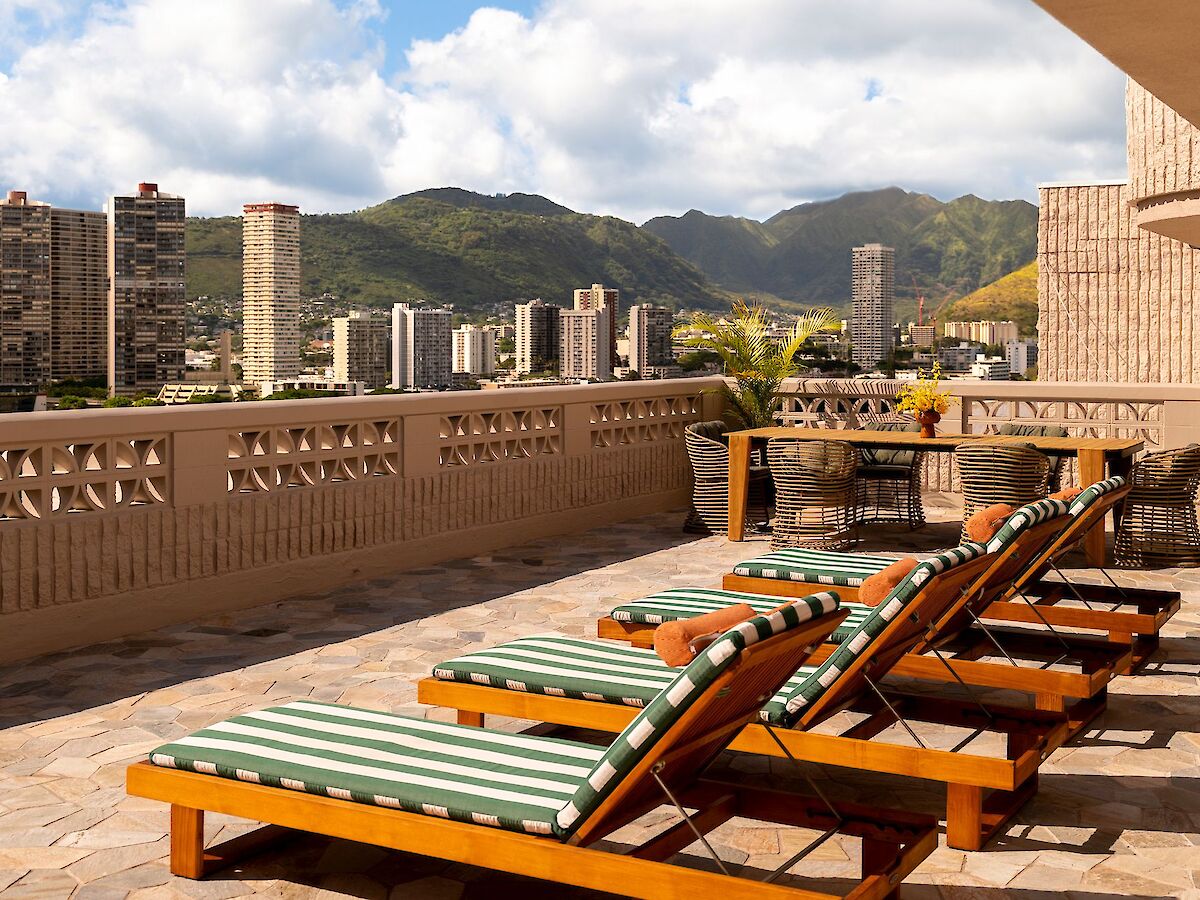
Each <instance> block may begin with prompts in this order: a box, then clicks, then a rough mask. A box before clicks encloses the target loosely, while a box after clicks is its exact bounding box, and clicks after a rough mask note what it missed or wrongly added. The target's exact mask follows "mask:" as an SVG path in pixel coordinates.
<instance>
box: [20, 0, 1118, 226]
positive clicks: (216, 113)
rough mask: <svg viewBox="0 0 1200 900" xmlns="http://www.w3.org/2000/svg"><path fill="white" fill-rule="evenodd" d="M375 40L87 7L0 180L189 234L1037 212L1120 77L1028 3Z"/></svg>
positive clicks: (147, 10) (605, 20) (1092, 151)
mask: <svg viewBox="0 0 1200 900" xmlns="http://www.w3.org/2000/svg"><path fill="white" fill-rule="evenodd" d="M9 2H12V0H9ZM16 2H22V0H16ZM3 3H4V0H0V21H3V15H2V10H3ZM383 14H384V11H383V10H382V9H381V8H380V6H378V5H377V3H375V2H357V3H349V4H347V3H345V2H342V3H335V2H333V0H256V2H254V3H245V2H243V0H208V2H206V3H204V4H184V3H180V2H177V0H131V2H129V3H128V4H127V5H124V6H120V7H114V6H110V5H101V6H95V7H92V8H91V9H90V11H89V12H88V13H87V15H86V18H84V19H83V20H82V22H83V24H82V26H81V27H78V28H75V29H73V30H71V31H70V32H68V33H55V32H53V31H51V32H49V33H48V34H47V35H45V36H44V37H43V38H42V39H40V40H29V41H28V43H27V46H25V47H24V48H23V49H22V50H21V52H20V53H18V54H17V55H16V57H15V60H14V62H13V63H12V64H11V65H10V66H9V67H8V71H7V73H6V75H4V76H0V116H3V117H4V119H5V121H7V122H9V123H12V122H14V121H22V122H24V123H26V124H25V125H23V126H22V127H20V128H10V129H6V131H7V133H8V137H6V141H5V142H3V143H2V144H0V175H3V176H4V177H5V178H6V179H7V181H8V182H10V183H11V184H13V185H14V186H17V185H19V186H22V187H25V188H27V189H28V190H31V191H33V192H35V193H36V194H37V195H39V196H48V197H51V198H52V199H56V200H58V201H59V202H62V201H63V200H64V199H71V200H78V201H79V202H85V201H90V202H95V201H96V199H97V198H100V197H102V196H104V195H106V194H108V193H110V192H112V191H114V190H124V189H128V188H129V187H130V186H131V185H132V184H133V183H135V182H136V181H138V180H142V179H153V180H157V181H159V182H160V184H162V186H163V187H164V189H166V190H173V191H176V192H178V193H182V194H184V195H185V196H187V197H188V198H189V203H190V208H191V209H192V210H193V211H195V212H203V213H219V212H233V211H236V210H237V208H238V206H239V205H240V204H241V203H242V202H244V201H249V200H256V199H267V198H271V199H279V200H284V201H292V202H299V203H300V204H301V205H302V206H304V207H305V208H306V209H309V210H342V209H350V208H355V207H358V206H362V205H365V204H369V203H373V202H377V201H379V200H380V199H383V198H385V197H389V196H394V195H396V194H399V193H403V192H405V191H410V190H417V189H420V188H423V187H431V186H439V185H447V184H454V185H459V186H462V187H467V188H471V189H475V190H481V191H485V192H496V191H517V190H522V191H530V192H537V193H543V194H546V195H548V196H550V197H552V198H553V199H555V200H558V201H559V202H563V203H566V204H567V205H569V206H572V207H574V208H577V209H581V210H586V211H597V212H608V213H613V214H617V215H622V216H624V217H626V218H631V219H634V220H637V221H640V220H642V219H644V218H646V217H648V216H650V215H654V214H658V213H662V212H682V211H684V210H686V209H688V208H691V207H698V208H702V209H706V210H708V211H710V212H714V213H733V214H747V215H755V216H762V215H769V214H771V213H773V212H775V211H777V210H778V209H780V208H782V207H785V206H789V205H792V204H795V203H797V202H800V201H803V200H806V199H812V198H819V197H827V196H831V195H835V194H837V193H840V192H842V191H844V190H851V189H859V188H871V187H880V186H884V185H888V184H899V185H901V186H904V187H907V188H910V189H916V190H924V191H929V192H931V193H934V194H936V195H938V196H943V197H948V196H957V195H958V194H961V193H966V192H974V193H978V194H980V195H982V196H988V197H1013V196H1024V197H1032V196H1033V193H1034V185H1035V184H1036V182H1037V181H1040V180H1048V179H1058V178H1075V177H1088V176H1103V177H1112V176H1114V175H1120V174H1121V173H1122V171H1123V164H1124V157H1123V134H1122V133H1123V116H1122V113H1121V91H1122V78H1121V76H1120V75H1119V74H1118V73H1117V72H1116V71H1115V70H1114V69H1112V67H1111V66H1109V65H1108V64H1107V63H1106V62H1104V61H1103V60H1102V59H1100V58H1099V57H1098V56H1097V55H1096V54H1095V53H1094V52H1093V51H1092V50H1090V48H1088V47H1086V46H1085V45H1084V44H1083V43H1082V42H1080V41H1079V40H1078V39H1077V38H1075V37H1074V36H1073V35H1071V34H1069V33H1067V32H1066V31H1064V30H1063V29H1062V28H1061V27H1060V26H1058V25H1057V24H1056V23H1054V22H1053V21H1051V20H1050V19H1049V18H1048V17H1046V16H1045V15H1044V14H1043V13H1041V12H1040V11H1039V10H1038V9H1037V8H1036V7H1035V6H1034V5H1033V4H1026V3H1013V2H1012V0H959V2H947V0H907V2H905V3H903V4H893V3H887V4H880V3H876V2H871V0H846V2H841V3H836V4H832V3H828V2H826V0H742V2H740V3H738V4H730V3H725V2H722V0H707V2H698V0H655V2H654V3H651V4H647V3H644V2H643V0H545V2H544V3H543V4H542V5H541V6H540V7H539V9H538V12H537V13H536V14H535V15H534V16H533V17H532V18H526V17H523V16H521V15H518V14H516V13H513V12H506V11H503V10H500V9H492V8H483V9H480V10H478V11H477V12H476V13H475V14H474V15H473V16H472V17H471V19H470V21H469V22H468V23H467V25H466V26H465V27H464V28H462V29H460V30H458V31H456V32H453V33H451V34H448V35H446V36H445V37H443V38H441V39H439V40H435V41H418V42H415V43H414V44H413V45H412V46H411V47H408V48H397V47H392V48H387V47H385V46H383V44H382V42H381V40H380V39H379V38H378V30H377V28H376V25H377V24H378V21H379V18H380V17H381V16H382V15H383ZM387 54H391V59H390V62H392V63H395V62H396V61H397V57H398V56H399V55H400V54H403V56H402V57H400V59H401V60H402V61H401V64H400V66H399V71H397V72H395V73H394V74H392V75H385V74H384V73H385V72H387V71H389V69H388V63H389V58H388V56H387ZM393 68H394V66H393Z"/></svg>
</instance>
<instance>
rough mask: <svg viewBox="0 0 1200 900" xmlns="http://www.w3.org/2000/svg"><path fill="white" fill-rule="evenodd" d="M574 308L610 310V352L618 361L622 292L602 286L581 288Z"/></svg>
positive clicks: (576, 295) (576, 292) (595, 285)
mask: <svg viewBox="0 0 1200 900" xmlns="http://www.w3.org/2000/svg"><path fill="white" fill-rule="evenodd" d="M574 308H575V309H607V310H608V323H609V325H608V327H609V339H608V343H609V350H608V352H609V354H610V355H611V356H612V358H613V359H616V356H617V316H618V315H619V314H620V312H621V292H620V291H618V290H615V289H614V288H606V287H605V286H604V285H602V284H593V285H592V286H591V287H590V288H580V289H578V290H576V291H575V303H574Z"/></svg>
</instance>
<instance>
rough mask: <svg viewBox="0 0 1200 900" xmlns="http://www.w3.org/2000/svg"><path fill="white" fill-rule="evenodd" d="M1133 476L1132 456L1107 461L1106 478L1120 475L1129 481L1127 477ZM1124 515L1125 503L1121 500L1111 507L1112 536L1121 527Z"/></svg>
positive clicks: (1112, 458) (1116, 457) (1111, 458)
mask: <svg viewBox="0 0 1200 900" xmlns="http://www.w3.org/2000/svg"><path fill="white" fill-rule="evenodd" d="M1132 474H1133V457H1132V456H1113V457H1110V458H1109V460H1108V477H1109V478H1112V477H1113V476H1114V475H1120V476H1121V477H1122V478H1124V479H1125V481H1126V482H1128V481H1129V476H1130V475H1132ZM1124 514H1125V501H1124V500H1122V501H1120V502H1119V503H1117V504H1116V505H1115V506H1113V509H1112V517H1113V534H1116V533H1117V529H1118V528H1120V527H1121V516H1123V515H1124Z"/></svg>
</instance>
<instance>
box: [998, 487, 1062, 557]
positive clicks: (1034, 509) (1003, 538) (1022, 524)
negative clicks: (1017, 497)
mask: <svg viewBox="0 0 1200 900" xmlns="http://www.w3.org/2000/svg"><path fill="white" fill-rule="evenodd" d="M1066 514H1067V504H1065V503H1063V502H1062V501H1061V500H1052V499H1051V498H1049V497H1046V498H1045V499H1042V500H1035V501H1034V502H1033V503H1026V504H1025V505H1024V506H1022V507H1020V508H1019V509H1017V511H1016V512H1014V513H1013V514H1012V515H1011V516H1009V517H1008V518H1007V519H1005V520H1004V524H1003V525H1001V526H1000V530H999V531H997V532H996V533H995V534H994V535H993V536H992V539H991V540H990V541H988V543H987V551H988V553H999V552H1000V551H1001V550H1006V549H1008V546H1009V545H1010V544H1011V543H1012V542H1013V541H1015V540H1016V539H1017V538H1018V537H1020V536H1021V535H1022V534H1024V533H1025V530H1026V529H1028V528H1031V527H1033V526H1034V525H1038V524H1041V523H1042V522H1046V521H1049V520H1050V519H1053V518H1055V517H1057V516H1065V515H1066Z"/></svg>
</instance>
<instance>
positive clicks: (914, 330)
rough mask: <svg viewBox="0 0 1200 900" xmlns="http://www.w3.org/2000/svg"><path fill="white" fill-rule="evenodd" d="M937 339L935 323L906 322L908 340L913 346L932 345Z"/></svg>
mask: <svg viewBox="0 0 1200 900" xmlns="http://www.w3.org/2000/svg"><path fill="white" fill-rule="evenodd" d="M936 340H937V326H936V325H918V324H916V323H915V322H909V323H908V342H909V343H910V344H912V345H913V346H914V347H932V346H933V343H934V341H936Z"/></svg>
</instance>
